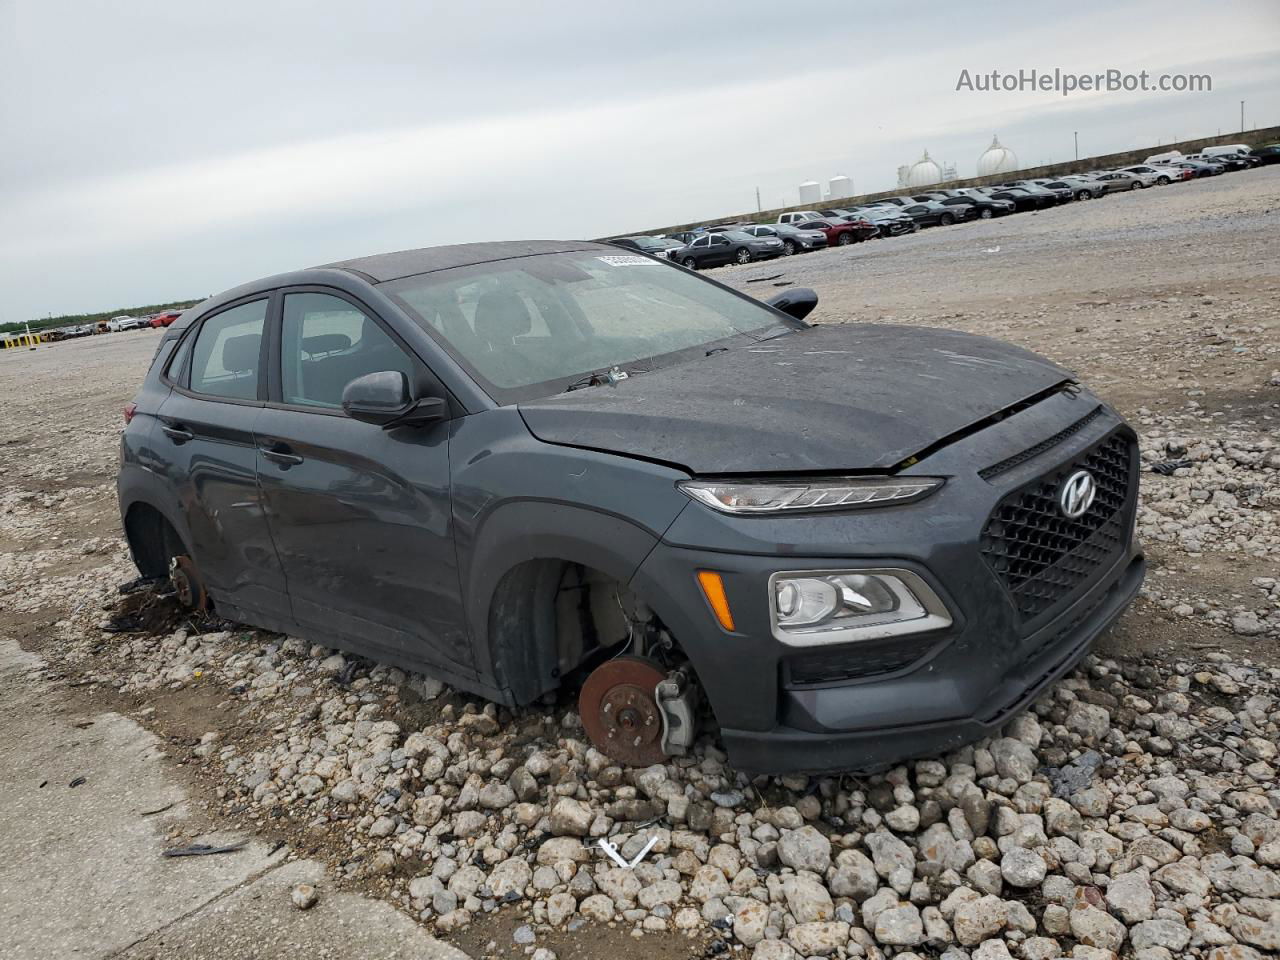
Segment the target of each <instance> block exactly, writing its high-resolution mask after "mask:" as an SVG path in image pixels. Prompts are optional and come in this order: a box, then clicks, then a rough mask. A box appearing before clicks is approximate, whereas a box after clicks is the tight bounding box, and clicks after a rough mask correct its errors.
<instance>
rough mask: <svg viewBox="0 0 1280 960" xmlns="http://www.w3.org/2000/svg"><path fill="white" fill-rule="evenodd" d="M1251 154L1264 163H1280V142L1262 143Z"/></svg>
mask: <svg viewBox="0 0 1280 960" xmlns="http://www.w3.org/2000/svg"><path fill="white" fill-rule="evenodd" d="M1253 155H1254V156H1255V157H1257V158H1258V159H1259V160H1261V161H1262V162H1263V163H1264V164H1271V163H1280V143H1264V144H1263V145H1262V146H1260V147H1259V148H1258V149H1257V150H1255V151H1253Z"/></svg>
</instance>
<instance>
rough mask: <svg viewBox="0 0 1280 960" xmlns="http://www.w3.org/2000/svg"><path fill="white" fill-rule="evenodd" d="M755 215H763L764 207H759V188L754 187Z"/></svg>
mask: <svg viewBox="0 0 1280 960" xmlns="http://www.w3.org/2000/svg"><path fill="white" fill-rule="evenodd" d="M756 213H764V207H762V206H760V188H759V187H756Z"/></svg>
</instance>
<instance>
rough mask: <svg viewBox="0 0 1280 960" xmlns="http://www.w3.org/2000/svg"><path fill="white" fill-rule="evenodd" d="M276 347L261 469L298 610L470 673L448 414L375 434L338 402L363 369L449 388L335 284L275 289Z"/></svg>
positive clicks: (402, 656)
mask: <svg viewBox="0 0 1280 960" xmlns="http://www.w3.org/2000/svg"><path fill="white" fill-rule="evenodd" d="M272 351H273V359H272V363H271V377H272V379H271V384H270V390H269V395H270V403H269V404H268V405H267V407H266V408H265V409H264V410H263V411H262V418H261V420H260V421H259V425H258V445H259V449H258V477H259V482H260V483H261V486H262V491H263V495H264V497H265V499H266V503H267V508H268V512H269V516H270V524H271V532H272V536H273V538H274V541H275V544H276V548H277V550H278V551H279V554H280V559H281V562H282V563H283V565H284V570H285V573H286V574H287V576H288V579H289V594H290V599H291V600H292V605H293V613H294V617H295V619H296V620H297V621H298V623H299V624H300V625H301V626H303V627H304V628H308V627H309V628H311V632H312V633H313V635H319V636H324V635H328V636H331V637H334V638H335V640H338V641H341V642H343V643H345V644H346V645H348V646H350V647H354V648H356V649H364V650H367V651H368V652H369V653H371V654H373V655H375V656H381V657H383V658H389V659H393V660H400V661H401V662H404V663H406V664H407V665H410V666H412V665H414V664H420V663H421V662H423V661H426V662H428V663H431V664H434V665H437V666H440V667H443V668H446V669H448V670H453V671H458V672H462V673H465V674H470V673H471V672H472V670H471V667H472V653H471V646H470V641H469V639H468V636H467V633H466V630H465V627H464V620H463V613H462V606H461V596H460V594H461V591H460V587H459V579H458V568H457V562H456V556H455V553H454V545H453V527H452V514H451V509H450V486H449V443H448V435H449V424H448V423H447V422H441V423H438V424H433V425H431V426H427V427H419V428H412V427H401V428H397V429H391V430H383V429H382V428H381V427H379V426H376V425H374V424H368V423H361V422H360V421H357V420H353V419H351V418H350V417H348V416H347V415H346V414H345V413H343V411H342V392H343V389H344V388H345V387H346V385H347V384H348V383H350V382H351V381H352V380H354V379H356V378H357V377H360V376H363V375H365V374H368V373H376V372H380V371H385V370H394V371H399V372H401V373H404V374H405V375H406V377H408V378H409V382H410V384H411V388H412V389H413V390H414V393H415V396H423V395H428V394H429V395H432V396H445V395H446V391H445V390H444V388H443V387H442V386H441V385H440V384H439V383H438V381H436V380H435V379H434V377H433V376H432V375H431V373H430V371H429V370H428V369H427V368H426V366H425V365H424V364H423V363H422V362H421V361H420V360H418V359H417V358H415V357H414V356H413V355H412V354H411V353H410V351H409V350H408V349H407V348H406V347H405V346H404V344H403V343H402V342H401V341H400V340H399V339H398V338H397V337H396V336H395V335H394V333H393V332H392V330H391V328H390V327H389V325H387V324H386V323H384V322H383V320H382V318H379V317H377V316H375V314H374V313H373V311H371V310H370V309H369V308H368V307H366V306H365V305H363V304H361V303H359V302H358V301H356V300H355V299H353V298H351V297H349V296H348V295H346V294H343V293H339V292H338V291H336V290H331V289H327V288H296V289H288V290H285V291H283V292H282V294H281V306H280V317H279V319H278V321H277V322H276V323H274V324H273V335H272Z"/></svg>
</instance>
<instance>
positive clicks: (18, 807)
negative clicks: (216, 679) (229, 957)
mask: <svg viewBox="0 0 1280 960" xmlns="http://www.w3.org/2000/svg"><path fill="white" fill-rule="evenodd" d="M39 667H40V661H39V659H38V658H35V657H32V656H30V655H29V654H26V653H23V652H22V651H21V650H19V649H18V647H17V645H16V644H15V643H13V642H12V641H9V640H0V755H2V756H3V757H4V764H3V767H0V930H3V931H4V935H3V938H2V939H3V940H4V941H7V942H6V943H5V944H4V945H3V947H0V954H2V955H3V956H5V957H14V958H27V957H31V958H36V957H89V958H92V957H109V956H111V955H112V954H114V953H116V952H118V951H119V950H122V949H124V948H125V947H127V946H129V945H130V944H132V943H134V942H136V941H137V940H140V939H141V938H143V937H145V936H146V935H148V934H149V933H152V932H153V931H154V930H156V929H157V928H159V927H162V926H164V925H165V924H168V923H171V922H173V921H174V920H176V919H178V918H179V917H182V916H185V915H187V914H189V913H190V912H191V911H193V910H195V909H197V908H199V907H200V906H202V905H204V904H206V903H208V902H209V901H210V900H213V899H214V898H216V897H218V896H220V895H222V894H223V893H226V892H227V891H228V890H231V889H233V888H235V887H236V886H238V885H239V884H241V883H243V882H245V881H246V880H248V879H251V878H253V877H256V876H257V875H259V874H260V873H261V872H262V871H264V870H266V869H268V868H269V867H270V866H272V864H273V863H278V862H280V859H281V855H279V854H278V855H277V856H276V857H275V858H274V859H273V858H269V857H268V856H267V848H266V847H265V846H264V845H262V844H259V843H251V844H249V845H248V846H247V847H245V849H243V850H241V851H239V852H237V853H233V854H226V855H222V856H212V857H185V858H177V859H166V858H164V857H162V856H161V855H160V854H161V851H162V850H163V849H164V848H165V842H164V824H165V822H166V821H167V820H168V819H169V818H174V817H183V816H185V815H186V810H185V809H184V803H183V801H184V799H185V795H184V793H183V790H182V788H181V787H180V786H179V785H178V784H176V783H175V782H174V781H173V780H172V779H171V778H170V777H169V776H168V774H167V772H166V770H165V768H164V764H163V762H162V750H161V745H160V742H159V741H158V740H157V739H156V738H155V737H154V736H152V735H151V734H150V733H148V732H147V731H146V730H144V729H143V728H142V727H140V726H138V724H136V723H134V722H133V721H132V720H130V719H129V718H127V717H122V716H120V715H118V714H113V713H102V714H97V715H95V716H89V717H87V718H86V720H91V721H92V725H91V726H88V727H86V728H84V729H77V727H76V725H75V724H76V722H82V723H83V722H85V721H84V720H81V719H80V718H79V717H76V716H75V715H74V714H69V713H68V712H67V711H65V710H63V709H60V703H59V701H60V700H61V698H62V696H64V695H65V691H63V690H61V689H60V688H58V687H56V686H55V685H54V684H51V683H48V682H45V681H43V680H41V679H40V678H39V677H38V676H37V674H36V673H35V671H36V670H38V669H39ZM78 777H84V778H85V782H84V784H83V785H81V786H77V787H74V788H73V787H70V786H69V784H70V783H71V782H72V781H73V780H75V779H76V778H78ZM42 784H43V786H42ZM171 804H173V805H174V806H171V807H170V809H168V810H166V811H165V812H164V813H163V814H157V815H151V816H147V815H146V814H147V813H148V812H149V811H154V810H159V809H160V808H162V807H167V806H169V805H171ZM236 839H239V838H238V837H236V836H234V835H231V834H217V835H213V836H210V837H201V841H202V842H206V843H215V842H231V841H234V840H236Z"/></svg>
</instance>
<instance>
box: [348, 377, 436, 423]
mask: <svg viewBox="0 0 1280 960" xmlns="http://www.w3.org/2000/svg"><path fill="white" fill-rule="evenodd" d="M342 409H343V411H344V412H345V413H346V415H347V416H349V417H350V418H351V419H353V420H359V421H361V422H362V423H373V424H377V425H378V426H380V427H382V428H383V429H384V430H389V429H391V428H392V427H410V426H422V425H424V424H428V423H435V422H436V421H438V420H443V419H445V417H446V416H447V415H448V404H446V403H445V401H444V400H442V399H441V398H439V397H424V398H422V399H421V400H414V399H413V397H412V396H411V395H410V393H409V381H408V379H407V378H406V377H405V375H404V374H403V373H401V372H400V371H398V370H380V371H378V372H377V373H366V374H365V375H364V376H363V377H356V379H354V380H352V381H351V382H350V383H348V384H347V386H346V388H345V389H344V390H343V391H342Z"/></svg>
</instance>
